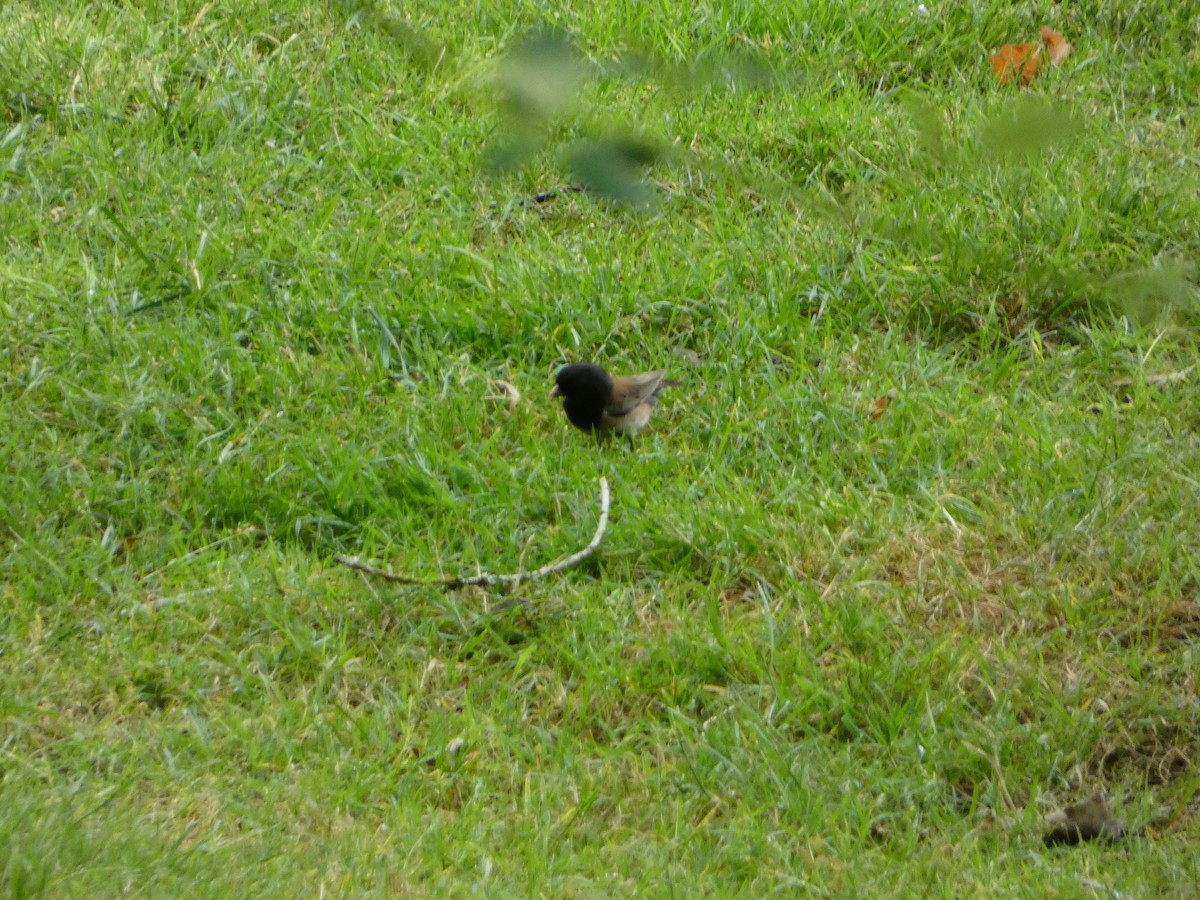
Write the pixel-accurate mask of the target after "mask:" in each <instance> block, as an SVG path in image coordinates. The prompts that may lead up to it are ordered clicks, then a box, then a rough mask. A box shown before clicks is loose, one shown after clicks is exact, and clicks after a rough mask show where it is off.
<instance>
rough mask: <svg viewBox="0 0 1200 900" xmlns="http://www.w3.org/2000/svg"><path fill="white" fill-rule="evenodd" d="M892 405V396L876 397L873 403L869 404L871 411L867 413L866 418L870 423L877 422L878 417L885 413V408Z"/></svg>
mask: <svg viewBox="0 0 1200 900" xmlns="http://www.w3.org/2000/svg"><path fill="white" fill-rule="evenodd" d="M891 405H892V395H891V394H884V395H883V396H882V397H876V398H875V402H874V403H872V404H871V410H870V412H868V413H867V418H868V419H870V420H871V421H872V422H878V421H879V417H880V416H882V415H883V414H884V413H885V412H887V408H888V407H889V406H891Z"/></svg>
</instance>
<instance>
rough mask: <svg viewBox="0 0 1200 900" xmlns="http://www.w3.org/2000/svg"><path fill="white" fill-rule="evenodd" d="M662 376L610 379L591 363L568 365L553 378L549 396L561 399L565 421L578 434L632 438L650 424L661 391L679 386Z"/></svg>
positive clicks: (662, 373) (659, 372) (662, 372)
mask: <svg viewBox="0 0 1200 900" xmlns="http://www.w3.org/2000/svg"><path fill="white" fill-rule="evenodd" d="M666 372H667V370H666V369H658V370H657V371H655V372H646V373H644V374H642V375H616V376H614V375H609V374H608V372H606V371H605V370H604V367H603V366H598V365H596V364H595V363H586V362H580V363H571V365H569V366H564V367H563V368H562V369H560V370H559V372H558V374H557V375H555V376H554V382H555V385H554V390H553V391H551V392H550V396H551V397H562V401H563V411H564V412H566V414H567V418H568V419H570V421H571V424H572V425H574V426H575V427H576V428H578V429H580V430H582V431H598V432H602V433H603V432H610V431H612V432H616V433H617V434H625V435H629V436H633V435H635V434H637V433H638V432H639V431H640V430H641V429H642V428H644V427H645V425H646V423H647V422H649V421H650V414H651V413H653V412H654V405H655V404H656V403H658V395H659V394H661V393H662V389H663V388H664V387H668V386H671V385H677V384H679V382H678V381H674V380H672V379H669V378H664V377H663V376H665V375H666Z"/></svg>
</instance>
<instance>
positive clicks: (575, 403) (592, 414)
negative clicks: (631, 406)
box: [550, 362, 613, 429]
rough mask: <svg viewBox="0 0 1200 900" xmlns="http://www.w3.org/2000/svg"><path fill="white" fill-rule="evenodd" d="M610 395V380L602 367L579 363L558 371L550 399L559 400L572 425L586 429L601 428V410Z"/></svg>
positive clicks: (611, 386) (602, 412) (611, 388)
mask: <svg viewBox="0 0 1200 900" xmlns="http://www.w3.org/2000/svg"><path fill="white" fill-rule="evenodd" d="M612 391H613V380H612V376H611V375H609V374H608V372H606V371H604V368H603V367H602V366H598V365H596V364H595V363H585V362H581V363H571V365H569V366H564V367H563V368H561V369H559V370H558V374H557V375H555V376H554V390H553V391H551V392H550V396H551V397H562V398H563V409H564V410H565V411H566V413H567V418H568V419H570V420H571V424H573V425H575V426H576V427H578V428H585V429H586V428H595V427H596V426H597V425H599V424H600V419H601V417H602V416H603V415H604V408H605V406H607V405H608V403H609V401H610V400H611V399H612Z"/></svg>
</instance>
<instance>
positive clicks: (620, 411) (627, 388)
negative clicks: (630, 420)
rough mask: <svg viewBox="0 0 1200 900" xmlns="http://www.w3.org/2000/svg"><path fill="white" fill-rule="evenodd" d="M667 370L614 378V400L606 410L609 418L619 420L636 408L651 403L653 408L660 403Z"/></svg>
mask: <svg viewBox="0 0 1200 900" xmlns="http://www.w3.org/2000/svg"><path fill="white" fill-rule="evenodd" d="M666 374H667V370H666V369H659V370H658V371H656V372H645V373H643V374H641V375H617V376H616V377H614V378H613V390H612V400H610V401H609V403H608V405H607V406H606V407H605V408H604V413H605V415H607V416H611V417H613V418H618V417H620V416H624V415H628V414H629V412H630V411H631V410H633V409H634V408H635V407H637V406H639V405H641V404H643V403H649V404H650V405H651V406H653V405H654V404H655V403H656V402H658V395H659V393H660V392H661V391H662V389H663V387H664V385H663V376H664V375H666Z"/></svg>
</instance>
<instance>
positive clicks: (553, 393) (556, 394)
mask: <svg viewBox="0 0 1200 900" xmlns="http://www.w3.org/2000/svg"><path fill="white" fill-rule="evenodd" d="M560 396H562V391H560V390H559V389H558V385H557V384H556V385H555V386H554V390H552V391H551V392H550V399H551V400H553V399H554V398H555V397H560Z"/></svg>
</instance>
